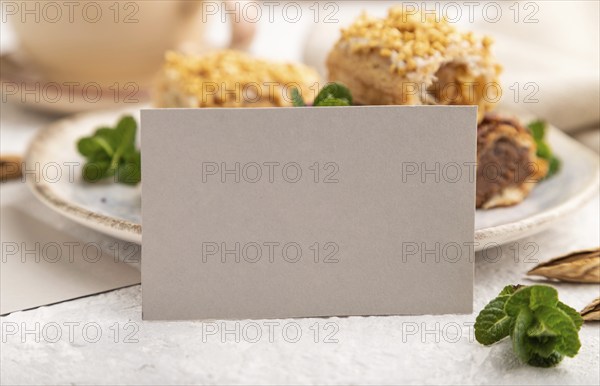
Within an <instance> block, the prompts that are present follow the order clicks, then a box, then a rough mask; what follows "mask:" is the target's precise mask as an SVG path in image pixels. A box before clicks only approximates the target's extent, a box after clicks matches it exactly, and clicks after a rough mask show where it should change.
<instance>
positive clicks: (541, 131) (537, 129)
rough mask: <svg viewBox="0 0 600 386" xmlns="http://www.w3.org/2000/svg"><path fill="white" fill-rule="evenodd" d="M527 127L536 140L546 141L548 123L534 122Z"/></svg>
mask: <svg viewBox="0 0 600 386" xmlns="http://www.w3.org/2000/svg"><path fill="white" fill-rule="evenodd" d="M527 127H528V128H529V131H530V132H531V135H532V136H533V139H534V140H536V141H543V140H544V137H545V136H546V122H544V121H541V120H537V121H533V122H531V123H529V125H527Z"/></svg>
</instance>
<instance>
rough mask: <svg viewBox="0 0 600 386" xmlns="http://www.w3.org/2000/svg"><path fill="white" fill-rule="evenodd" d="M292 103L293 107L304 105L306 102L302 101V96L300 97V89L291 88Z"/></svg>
mask: <svg viewBox="0 0 600 386" xmlns="http://www.w3.org/2000/svg"><path fill="white" fill-rule="evenodd" d="M292 104H293V105H294V107H304V106H306V102H304V98H302V95H300V91H299V90H298V89H297V88H293V89H292Z"/></svg>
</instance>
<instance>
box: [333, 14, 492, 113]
mask: <svg viewBox="0 0 600 386" xmlns="http://www.w3.org/2000/svg"><path fill="white" fill-rule="evenodd" d="M491 43H492V41H491V39H490V38H488V37H480V36H476V35H475V34H473V33H471V32H460V31H458V30H457V29H456V28H455V27H454V26H452V25H451V24H449V23H448V22H447V21H446V20H444V19H438V18H437V16H436V15H433V14H421V13H416V14H413V13H406V12H403V10H402V9H401V8H400V7H397V8H392V9H390V10H389V12H388V15H387V17H386V18H384V19H379V18H375V17H371V16H369V15H367V14H363V15H361V16H360V17H359V18H358V19H357V20H356V21H355V22H354V23H353V24H352V25H351V26H349V27H348V28H346V29H343V30H342V36H341V38H340V40H339V41H338V42H337V44H336V45H335V47H334V48H333V50H332V51H331V53H330V54H329V57H328V60H327V67H328V70H329V80H330V81H335V82H341V83H344V84H346V85H347V86H348V87H349V88H350V90H351V91H352V94H353V95H354V97H355V100H356V103H358V104H363V105H476V106H478V107H479V120H480V121H481V120H482V119H483V117H484V115H485V113H486V112H488V111H490V110H492V109H493V107H494V105H495V103H496V102H497V101H498V99H499V97H500V94H501V91H500V89H499V85H498V75H499V73H500V71H501V69H500V66H499V65H498V63H497V62H496V60H495V58H494V57H493V56H492V54H491V51H490V46H491Z"/></svg>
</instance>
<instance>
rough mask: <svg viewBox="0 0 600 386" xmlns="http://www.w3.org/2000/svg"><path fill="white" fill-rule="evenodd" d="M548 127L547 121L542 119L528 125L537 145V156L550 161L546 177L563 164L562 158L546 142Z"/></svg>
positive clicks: (550, 175)
mask: <svg viewBox="0 0 600 386" xmlns="http://www.w3.org/2000/svg"><path fill="white" fill-rule="evenodd" d="M546 127H547V124H546V122H544V121H541V120H537V121H533V122H531V123H529V124H528V125H527V128H528V129H529V132H530V133H531V136H532V137H533V139H534V141H535V144H536V147H537V156H538V157H539V158H542V159H544V160H546V161H548V173H547V174H546V176H545V177H544V179H547V178H550V177H552V176H553V175H555V174H556V173H557V172H558V171H559V170H560V164H561V162H560V160H559V159H558V158H557V157H556V156H555V155H554V154H553V152H552V148H551V147H550V145H549V144H548V142H546Z"/></svg>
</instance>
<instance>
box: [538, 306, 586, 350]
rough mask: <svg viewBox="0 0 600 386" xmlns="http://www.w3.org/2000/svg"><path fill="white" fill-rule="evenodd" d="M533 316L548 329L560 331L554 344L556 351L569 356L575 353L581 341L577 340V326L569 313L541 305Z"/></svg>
mask: <svg viewBox="0 0 600 386" xmlns="http://www.w3.org/2000/svg"><path fill="white" fill-rule="evenodd" d="M535 316H536V318H537V319H538V320H540V321H541V322H543V323H544V324H546V325H547V326H548V327H549V328H550V329H552V330H554V331H557V332H559V333H560V336H559V339H558V342H557V344H556V351H557V352H559V353H560V354H563V355H566V356H569V357H574V356H575V355H577V352H579V348H580V347H581V343H580V342H579V335H578V333H577V327H576V326H575V323H573V320H571V318H570V317H569V315H567V314H566V313H565V312H563V311H562V310H560V309H558V308H554V307H549V306H541V307H540V308H539V309H538V310H536V312H535Z"/></svg>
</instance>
